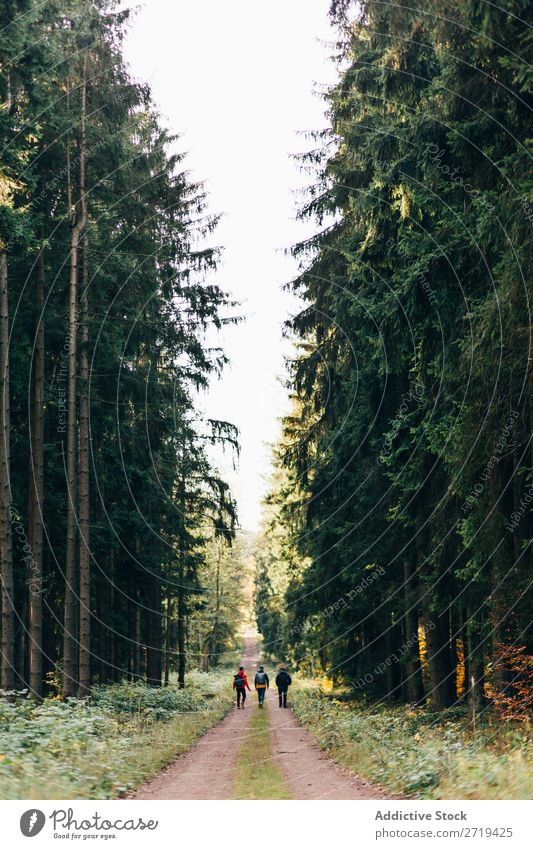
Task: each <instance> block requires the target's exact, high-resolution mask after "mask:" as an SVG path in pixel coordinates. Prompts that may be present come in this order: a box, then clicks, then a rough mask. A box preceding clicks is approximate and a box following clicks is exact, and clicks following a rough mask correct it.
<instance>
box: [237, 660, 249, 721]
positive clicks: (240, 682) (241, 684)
mask: <svg viewBox="0 0 533 849" xmlns="http://www.w3.org/2000/svg"><path fill="white" fill-rule="evenodd" d="M247 687H248V689H249V690H250V685H249V684H248V678H247V677H246V672H245V671H244V666H239V671H238V672H237V674H236V675H234V676H233V689H234V690H236V691H237V710H239V708H240V706H241V701H242V709H243V710H244V703H245V701H246V688H247ZM250 692H251V690H250Z"/></svg>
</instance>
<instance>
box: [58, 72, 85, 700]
mask: <svg viewBox="0 0 533 849" xmlns="http://www.w3.org/2000/svg"><path fill="white" fill-rule="evenodd" d="M86 77H87V60H85V62H84V65H83V78H82V83H81V118H80V141H79V202H78V203H77V204H76V210H75V211H74V213H73V215H72V219H71V228H72V229H71V238H70V297H69V353H68V388H67V392H68V413H67V457H66V468H67V547H66V564H65V613H64V629H63V696H64V697H65V698H67V697H68V696H74V695H76V692H77V687H78V679H79V670H78V652H77V633H76V621H77V616H76V613H77V611H76V578H77V572H76V484H77V478H76V465H77V464H76V447H77V445H76V443H77V439H76V437H77V415H76V413H77V410H76V407H77V405H76V375H77V332H78V254H79V243H80V236H81V233H82V232H83V230H84V229H85V224H86V214H87V210H86V196H85V141H86V140H85V133H86V128H85V122H86V107H87V85H86ZM68 179H69V185H70V168H69V177H68ZM68 194H69V195H71V190H70V188H69V191H68ZM69 211H70V210H69Z"/></svg>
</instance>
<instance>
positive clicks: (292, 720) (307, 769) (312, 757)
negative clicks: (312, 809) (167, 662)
mask: <svg viewBox="0 0 533 849" xmlns="http://www.w3.org/2000/svg"><path fill="white" fill-rule="evenodd" d="M267 709H268V712H269V717H270V729H271V737H272V750H273V756H274V758H275V760H276V762H277V764H278V766H279V768H280V769H281V771H282V773H283V775H284V776H285V780H286V782H287V786H288V788H289V792H290V794H291V796H292V798H293V799H391V798H393V797H392V794H390V793H389V794H388V793H387V792H386V791H385V790H383V788H381V787H378V786H377V785H375V784H372V783H371V782H370V781H366V780H365V779H363V778H359V777H358V776H355V775H354V774H353V773H350V772H348V771H347V770H344V769H342V768H341V767H340V766H338V765H337V764H336V763H334V761H332V760H331V758H329V757H328V756H327V755H326V754H325V753H324V752H322V751H321V750H320V749H319V748H318V746H317V745H316V743H315V741H314V739H313V737H312V735H311V734H310V733H309V731H307V730H306V729H305V728H303V727H302V726H301V725H300V723H299V721H298V719H297V718H296V716H295V714H294V713H293V711H292V710H291V709H290V708H287V709H284V708H279V707H278V705H277V694H276V695H275V694H274V692H273V691H271V695H270V698H269V699H268V703H267Z"/></svg>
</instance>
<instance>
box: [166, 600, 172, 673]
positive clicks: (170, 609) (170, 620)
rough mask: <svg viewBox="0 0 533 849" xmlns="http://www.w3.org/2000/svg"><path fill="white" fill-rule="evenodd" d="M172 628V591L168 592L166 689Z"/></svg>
mask: <svg viewBox="0 0 533 849" xmlns="http://www.w3.org/2000/svg"><path fill="white" fill-rule="evenodd" d="M171 628H172V598H171V595H170V590H168V592H167V622H166V632H165V687H168V685H169V681H170V651H171V642H170V636H171Z"/></svg>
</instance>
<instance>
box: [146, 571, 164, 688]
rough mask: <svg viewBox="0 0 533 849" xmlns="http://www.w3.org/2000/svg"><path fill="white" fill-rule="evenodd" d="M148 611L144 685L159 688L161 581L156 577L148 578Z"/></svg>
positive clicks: (160, 670)
mask: <svg viewBox="0 0 533 849" xmlns="http://www.w3.org/2000/svg"><path fill="white" fill-rule="evenodd" d="M150 583H151V587H150V611H149V613H148V621H149V623H150V626H149V629H148V640H147V647H146V652H147V654H146V683H147V684H149V685H150V686H151V687H160V686H161V672H162V669H161V655H162V651H161V648H162V646H161V637H162V633H161V632H162V629H161V580H160V578H159V576H158V575H152V576H151V578H150Z"/></svg>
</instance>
